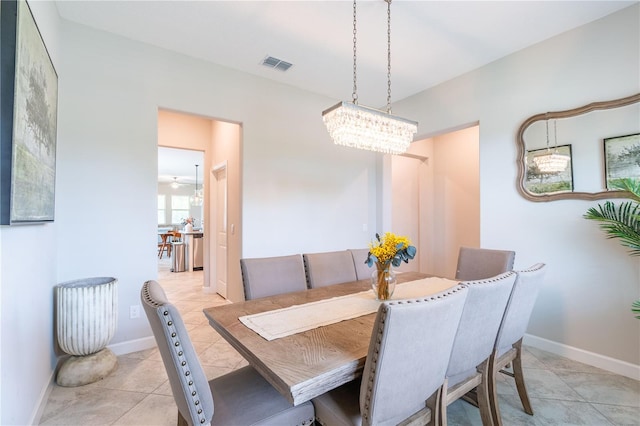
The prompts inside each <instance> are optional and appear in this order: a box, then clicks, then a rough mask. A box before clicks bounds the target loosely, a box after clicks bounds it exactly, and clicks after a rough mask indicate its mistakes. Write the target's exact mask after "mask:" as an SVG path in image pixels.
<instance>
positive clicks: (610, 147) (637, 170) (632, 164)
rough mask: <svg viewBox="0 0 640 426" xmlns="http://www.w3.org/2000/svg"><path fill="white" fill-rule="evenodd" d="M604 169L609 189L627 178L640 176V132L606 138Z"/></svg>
mask: <svg viewBox="0 0 640 426" xmlns="http://www.w3.org/2000/svg"><path fill="white" fill-rule="evenodd" d="M604 170H605V176H606V183H607V189H609V190H610V189H612V188H613V182H615V181H617V180H620V179H625V178H632V179H633V178H635V179H639V178H640V133H634V134H631V135H625V136H616V137H612V138H606V139H604Z"/></svg>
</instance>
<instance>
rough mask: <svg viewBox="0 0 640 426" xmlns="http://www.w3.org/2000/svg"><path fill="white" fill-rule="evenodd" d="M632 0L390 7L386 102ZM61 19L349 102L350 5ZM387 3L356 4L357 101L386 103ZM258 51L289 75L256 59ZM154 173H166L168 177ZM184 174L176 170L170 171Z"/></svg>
mask: <svg viewBox="0 0 640 426" xmlns="http://www.w3.org/2000/svg"><path fill="white" fill-rule="evenodd" d="M635 3H638V2H637V1H610V0H606V1H591V0H589V1H576V0H572V1H407V0H395V1H393V3H392V5H391V19H392V22H391V39H392V40H391V43H392V46H391V57H392V64H391V65H392V68H391V78H392V87H391V89H392V93H391V95H392V99H391V100H392V102H394V101H398V100H400V99H403V98H406V97H408V96H411V95H413V94H416V93H418V92H420V91H423V90H425V89H428V88H429V87H432V86H435V85H437V84H439V83H442V82H444V81H447V80H449V79H452V78H454V77H456V76H459V75H461V74H464V73H466V72H469V71H471V70H474V69H476V68H479V67H481V66H483V65H486V64H488V63H490V62H492V61H495V60H497V59H499V58H502V57H504V56H507V55H509V54H511V53H513V52H516V51H518V50H521V49H523V48H525V47H528V46H531V45H532V44H535V43H538V42H540V41H542V40H545V39H548V38H550V37H553V36H555V35H557V34H560V33H562V32H565V31H568V30H570V29H573V28H576V27H578V26H581V25H584V24H586V23H588V22H591V21H594V20H596V19H599V18H601V17H603V16H606V15H608V14H611V13H613V12H615V11H617V10H620V9H623V8H625V7H628V6H631V5H632V4H635ZM56 6H57V8H58V12H59V13H60V16H61V17H62V18H63V19H67V20H70V21H74V22H77V23H80V24H83V25H87V26H90V27H94V28H97V29H100V30H104V31H107V32H111V33H114V34H117V35H120V36H122V37H126V38H128V39H131V40H136V41H140V42H143V43H147V44H151V45H154V46H158V47H161V48H164V49H168V50H172V51H175V52H179V53H182V54H184V55H188V56H191V57H195V58H200V59H203V60H206V61H210V62H213V63H217V64H220V65H222V66H225V67H229V68H232V69H236V70H240V71H244V72H247V73H250V74H254V75H257V76H261V77H264V78H267V79H271V80H275V81H278V82H281V83H285V84H289V85H292V86H296V87H299V88H301V89H304V90H308V91H311V92H315V93H318V94H321V95H325V96H327V97H329V98H331V99H332V100H330V101H328V103H327V107H330V106H332V105H333V102H334V100H335V102H336V103H337V102H338V101H340V100H351V97H352V96H351V95H352V92H353V45H352V43H353V22H352V20H353V15H352V14H353V4H352V2H351V1H318V0H315V1H184V0H173V1H172V0H162V1H111V0H110V1H96V0H92V1H88V0H82V1H73V0H60V1H56ZM386 9H387V3H386V2H385V1H383V0H360V1H359V2H358V4H357V16H358V22H357V42H358V44H357V58H358V61H357V92H358V93H357V94H358V100H359V103H360V104H362V105H367V106H372V107H378V108H380V107H383V106H384V105H385V104H386V100H387V51H386V48H387V30H386V18H387V13H386ZM267 56H273V57H276V58H279V59H281V60H284V61H286V62H289V63H292V64H293V66H292V67H291V68H290V69H289V70H288V71H285V72H283V71H279V70H277V69H273V68H268V67H265V66H263V65H262V61H263V59H264V58H265V57H267ZM160 174H169V175H174V173H171V172H168V173H164V171H161V172H160ZM182 174H186V171H176V172H175V175H182Z"/></svg>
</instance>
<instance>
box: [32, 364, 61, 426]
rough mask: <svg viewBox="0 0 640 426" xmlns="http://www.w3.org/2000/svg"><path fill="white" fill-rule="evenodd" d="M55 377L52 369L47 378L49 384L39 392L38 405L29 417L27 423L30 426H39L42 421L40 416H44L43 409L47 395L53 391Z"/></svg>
mask: <svg viewBox="0 0 640 426" xmlns="http://www.w3.org/2000/svg"><path fill="white" fill-rule="evenodd" d="M55 377H56V370H55V369H54V370H53V371H52V372H51V376H50V377H49V382H48V383H47V385H46V386H45V387H44V389H42V392H40V399H39V401H40V403H39V404H38V405H37V406H36V410H35V411H34V412H33V415H32V416H31V421H30V422H29V424H30V425H39V424H40V419H42V414H44V409H45V408H46V406H47V402H48V401H49V395H51V391H52V390H53V382H54V380H55Z"/></svg>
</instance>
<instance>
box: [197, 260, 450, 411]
mask: <svg viewBox="0 0 640 426" xmlns="http://www.w3.org/2000/svg"><path fill="white" fill-rule="evenodd" d="M397 280H398V285H397V286H396V291H395V293H394V295H393V296H394V298H397V297H398V296H396V295H397V294H400V296H401V295H402V291H401V290H402V289H403V286H404V285H405V284H407V289H408V288H409V287H410V286H409V284H418V283H419V284H420V285H421V287H420V290H419V293H417V294H420V295H421V297H422V296H429V295H430V294H434V293H438V292H440V291H444V290H446V289H447V288H451V287H454V286H455V285H457V284H458V282H457V281H454V280H447V279H444V278H438V277H433V276H430V275H428V274H424V273H419V272H403V273H398V274H397ZM430 280H431V281H430ZM351 297H358V298H359V299H357V300H356V299H351ZM412 297H415V294H413V295H412ZM335 302H337V303H341V304H342V305H343V306H344V305H347V306H354V308H353V309H355V310H357V309H358V305H359V304H362V305H363V306H364V305H367V306H368V309H369V311H370V312H369V311H366V312H369V313H366V314H364V315H360V314H359V313H355V314H354V317H352V318H347V319H344V320H337V322H333V321H331V320H329V321H325V322H324V323H322V324H324V325H321V326H313V327H311V326H310V327H308V328H309V329H306V328H305V327H304V324H305V323H307V322H309V321H307V318H306V317H307V316H313V315H314V313H318V312H320V313H323V314H324V315H325V317H326V316H327V315H329V316H331V315H332V311H331V309H332V308H331V307H330V306H331V305H330V304H335ZM380 303H381V302H380V301H377V300H375V297H374V295H373V291H372V290H371V282H370V280H360V281H353V282H347V283H342V284H335V285H330V286H326V287H319V288H314V289H309V290H304V291H299V292H293V293H286V294H280V295H275V296H269V297H264V298H260V299H254V300H249V301H244V302H237V303H231V304H228V305H223V306H215V307H211V308H206V309H204V314H205V316H206V318H207V319H208V320H209V324H210V325H211V326H212V327H213V328H214V329H215V330H216V331H217V332H218V333H219V334H220V336H222V337H223V338H224V339H225V340H226V341H227V342H229V343H230V344H231V346H233V347H234V348H235V349H236V350H237V351H238V352H239V353H240V355H242V356H243V357H244V358H245V359H246V360H247V361H248V363H249V364H250V365H251V366H252V367H253V368H255V369H256V370H257V371H258V372H259V373H260V374H261V375H262V376H263V377H264V378H265V379H266V380H267V381H268V382H269V383H271V385H272V386H273V387H274V388H275V389H277V390H278V391H279V392H280V393H281V394H282V395H283V396H284V397H285V398H287V399H288V400H289V401H290V402H291V403H292V404H294V405H298V404H301V403H303V402H306V401H309V400H311V399H312V398H314V397H316V396H319V395H321V394H323V393H325V392H328V391H330V390H332V389H335V388H337V387H339V386H340V385H342V384H345V383H348V382H350V381H352V380H354V379H357V378H358V377H360V376H361V375H362V370H363V368H364V363H365V360H366V356H367V352H368V350H369V341H370V338H371V331H372V329H373V324H374V321H375V317H376V311H377V307H378V306H379V305H380ZM291 310H293V311H294V312H293V313H294V314H297V315H303V317H300V316H298V317H297V318H296V317H295V316H294V317H293V318H291V319H283V318H282V317H279V316H278V315H282V314H283V313H284V314H285V315H286V314H290V311H291ZM260 319H263V320H264V319H266V320H267V323H268V322H269V320H272V322H273V323H274V324H275V325H276V326H279V327H280V328H284V329H285V331H284V332H283V335H281V336H280V335H277V332H276V333H275V335H269V333H268V332H267V333H263V334H264V335H265V336H266V337H264V336H263V335H261V334H259V332H256V331H254V329H252V328H250V327H249V326H248V325H247V324H249V325H251V324H252V323H253V322H258V321H259V320H260ZM272 325H273V324H272ZM276 328H277V327H276ZM287 330H289V331H287ZM280 331H282V330H280ZM287 333H291V334H287Z"/></svg>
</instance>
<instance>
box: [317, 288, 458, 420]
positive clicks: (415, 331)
mask: <svg viewBox="0 0 640 426" xmlns="http://www.w3.org/2000/svg"><path fill="white" fill-rule="evenodd" d="M467 292H468V290H467V288H466V287H464V286H462V285H458V286H456V287H454V288H453V289H449V290H447V291H444V292H442V293H439V294H435V295H433V296H427V297H425V298H422V299H406V300H393V301H387V302H383V303H381V305H380V307H379V308H378V313H377V316H376V320H375V323H374V325H373V331H372V333H371V340H370V343H369V352H368V354H367V360H366V361H365V365H364V371H363V373H362V380H354V381H352V382H350V383H347V384H346V385H343V386H340V387H339V388H337V389H334V390H332V391H330V392H327V393H325V394H323V395H320V396H319V397H316V398H314V399H313V400H312V402H313V405H314V407H315V410H316V422H317V423H319V424H321V425H324V426H330V425H331V426H333V425H354V426H355V425H358V426H359V425H398V424H402V425H408V424H416V425H425V424H433V422H434V420H435V419H436V417H437V416H436V415H435V413H434V412H433V410H434V409H436V408H437V407H438V398H439V395H440V390H441V388H442V385H443V381H444V374H445V372H446V370H447V365H448V363H449V355H450V354H451V348H452V346H453V340H454V337H455V334H456V330H457V329H458V322H459V321H460V317H461V315H462V309H463V307H464V303H465V299H466V297H467Z"/></svg>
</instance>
